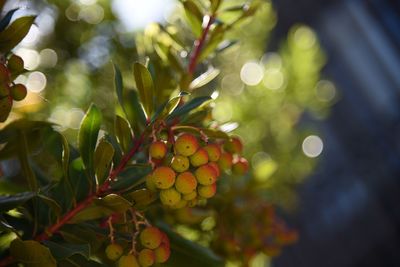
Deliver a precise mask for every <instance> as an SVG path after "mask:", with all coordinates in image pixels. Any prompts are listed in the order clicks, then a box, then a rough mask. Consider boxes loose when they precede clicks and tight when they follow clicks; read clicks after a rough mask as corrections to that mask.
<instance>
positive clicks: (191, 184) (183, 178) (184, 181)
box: [175, 172, 197, 194]
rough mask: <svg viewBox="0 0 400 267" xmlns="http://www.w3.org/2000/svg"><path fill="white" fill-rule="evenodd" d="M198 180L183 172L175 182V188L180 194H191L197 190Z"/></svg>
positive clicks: (189, 173)
mask: <svg viewBox="0 0 400 267" xmlns="http://www.w3.org/2000/svg"><path fill="white" fill-rule="evenodd" d="M196 186H197V180H196V177H194V175H193V174H192V173H191V172H183V173H181V174H179V175H178V177H177V178H176V181H175V188H176V190H178V192H179V193H182V194H189V193H190V192H193V191H194V190H195V189H196Z"/></svg>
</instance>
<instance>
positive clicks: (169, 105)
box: [151, 92, 189, 123]
mask: <svg viewBox="0 0 400 267" xmlns="http://www.w3.org/2000/svg"><path fill="white" fill-rule="evenodd" d="M186 95H189V93H187V92H180V93H179V95H178V96H175V97H173V98H171V99H170V100H168V101H167V102H165V103H164V104H163V105H161V106H160V107H159V109H158V110H157V111H156V112H155V113H154V115H153V118H152V119H151V123H153V122H154V121H156V120H157V119H160V120H162V119H164V118H165V117H166V116H167V115H169V114H171V112H173V111H174V110H175V109H176V107H177V106H178V105H179V103H180V101H181V99H182V97H184V96H186Z"/></svg>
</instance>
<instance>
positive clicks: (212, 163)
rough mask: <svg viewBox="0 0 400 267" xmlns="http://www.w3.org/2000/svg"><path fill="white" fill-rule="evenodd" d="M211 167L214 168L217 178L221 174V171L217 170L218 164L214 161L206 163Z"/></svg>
mask: <svg viewBox="0 0 400 267" xmlns="http://www.w3.org/2000/svg"><path fill="white" fill-rule="evenodd" d="M208 165H210V166H211V167H213V168H214V170H215V172H216V173H217V178H218V177H219V176H220V175H221V171H220V170H219V167H218V164H217V163H215V162H210V163H208Z"/></svg>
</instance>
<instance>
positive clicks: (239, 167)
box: [232, 158, 249, 175]
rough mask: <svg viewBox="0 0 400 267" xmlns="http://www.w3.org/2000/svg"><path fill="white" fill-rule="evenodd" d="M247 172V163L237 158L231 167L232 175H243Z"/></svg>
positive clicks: (243, 159) (245, 160)
mask: <svg viewBox="0 0 400 267" xmlns="http://www.w3.org/2000/svg"><path fill="white" fill-rule="evenodd" d="M248 170H249V162H248V161H247V159H245V158H239V159H238V161H237V162H235V163H234V164H233V166H232V172H233V173H234V174H238V175H243V174H245V173H246V172H247V171H248Z"/></svg>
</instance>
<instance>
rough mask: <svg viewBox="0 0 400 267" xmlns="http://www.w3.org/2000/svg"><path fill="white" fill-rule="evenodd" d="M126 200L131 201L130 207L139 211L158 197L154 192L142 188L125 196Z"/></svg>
mask: <svg viewBox="0 0 400 267" xmlns="http://www.w3.org/2000/svg"><path fill="white" fill-rule="evenodd" d="M127 198H128V199H129V200H130V201H132V205H133V206H134V207H135V208H138V209H140V208H144V207H145V206H147V205H149V204H151V203H152V202H154V201H156V200H157V199H158V196H157V193H156V192H152V191H151V190H149V189H147V188H143V189H139V190H135V191H133V192H131V193H129V194H127Z"/></svg>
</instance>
